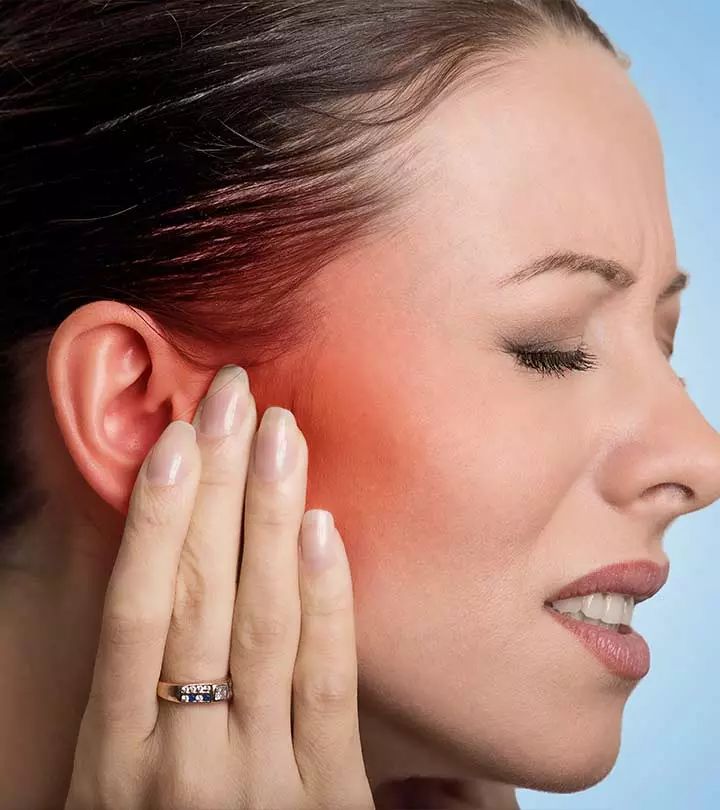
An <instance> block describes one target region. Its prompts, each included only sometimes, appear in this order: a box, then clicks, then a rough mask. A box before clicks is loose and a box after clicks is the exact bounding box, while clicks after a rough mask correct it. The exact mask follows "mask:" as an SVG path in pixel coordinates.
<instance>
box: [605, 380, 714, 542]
mask: <svg viewBox="0 0 720 810" xmlns="http://www.w3.org/2000/svg"><path fill="white" fill-rule="evenodd" d="M660 373H661V375H662V374H664V373H667V374H668V375H669V376H668V377H663V379H659V378H656V379H655V380H649V379H646V382H645V384H643V385H642V387H641V388H640V389H638V388H633V390H632V391H631V392H630V394H629V395H628V397H629V398H628V399H626V400H625V403H626V405H627V408H623V409H622V416H620V420H619V421H620V423H619V424H618V425H617V426H616V429H615V430H614V432H613V439H612V441H611V447H610V448H609V450H608V452H607V454H606V456H605V460H604V463H603V465H602V467H601V471H600V474H599V482H598V483H599V486H600V488H601V491H602V493H603V495H604V497H605V499H606V500H608V501H609V502H610V503H611V504H612V505H613V506H615V507H616V508H618V509H622V510H624V511H629V512H632V513H634V514H635V515H642V514H645V515H647V516H649V517H651V518H653V519H656V520H657V521H658V522H659V525H660V526H662V527H666V526H667V525H669V523H671V522H672V521H673V520H674V519H675V518H677V517H679V516H680V515H683V514H687V513H689V512H695V511H697V510H698V509H704V508H705V507H707V506H710V505H711V504H712V503H714V502H715V501H717V500H718V499H720V433H719V432H718V431H717V430H715V428H714V427H713V426H712V425H711V424H710V423H709V422H708V421H707V419H706V418H705V417H704V416H703V414H702V413H701V412H700V410H699V409H698V407H697V405H696V404H695V403H694V402H693V400H692V399H691V398H690V396H689V394H688V392H687V390H686V389H685V388H684V386H683V384H682V382H681V380H680V379H679V378H677V377H676V376H675V373H674V372H673V371H672V369H671V368H670V367H666V368H665V369H663V371H662V372H660ZM617 413H619V412H618V411H615V412H614V415H616V414H617ZM628 417H629V418H628Z"/></svg>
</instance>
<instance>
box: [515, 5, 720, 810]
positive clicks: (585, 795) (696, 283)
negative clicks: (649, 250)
mask: <svg viewBox="0 0 720 810" xmlns="http://www.w3.org/2000/svg"><path fill="white" fill-rule="evenodd" d="M581 4H582V5H583V6H584V7H585V8H586V9H587V11H588V12H589V13H590V15H591V16H592V17H593V19H594V20H595V22H597V23H598V25H600V27H601V28H603V29H604V30H605V32H606V33H607V34H608V35H609V36H610V38H611V39H612V41H613V43H614V44H615V45H616V47H618V48H619V49H620V50H622V51H624V52H626V53H627V54H628V55H629V56H630V57H631V59H632V63H633V65H632V68H631V70H630V73H631V76H632V77H633V80H634V81H635V84H636V85H637V86H638V87H639V89H640V91H641V93H642V94H643V95H644V97H645V99H646V100H647V102H648V103H649V105H650V107H651V109H652V111H653V113H654V115H655V120H656V121H657V124H658V127H659V129H660V135H661V137H662V140H663V144H664V148H665V158H666V169H667V178H668V193H669V197H670V205H671V210H672V215H673V221H674V226H675V234H676V238H677V246H678V259H679V264H680V266H681V267H685V268H686V269H687V270H688V271H690V272H691V273H692V275H693V279H692V282H691V284H690V286H689V287H688V289H687V290H686V291H685V292H684V293H683V308H682V316H681V318H680V325H679V327H678V332H677V336H676V348H675V354H674V356H673V360H672V364H673V367H674V368H675V369H676V370H677V372H678V373H679V374H680V375H681V376H682V377H685V378H686V380H687V384H688V391H689V393H690V396H691V397H692V398H693V400H694V401H695V403H696V404H697V406H698V408H699V409H700V410H701V411H702V413H703V414H704V415H705V418H706V419H707V420H708V421H709V422H710V423H711V424H712V425H713V427H715V428H716V429H718V430H720V370H719V369H718V361H717V358H718V353H719V350H720V236H719V235H720V205H719V204H718V196H719V195H720V56H719V55H718V54H719V53H720V0H584V2H582V0H581ZM665 549H666V551H667V553H668V555H669V557H670V561H671V562H670V565H671V569H670V579H669V580H668V584H667V585H666V586H665V588H663V590H662V591H661V592H660V594H658V595H657V596H656V597H655V598H653V599H652V600H651V601H650V602H649V603H647V604H646V605H644V606H643V605H641V606H639V607H638V608H637V610H636V613H635V619H634V620H633V625H634V626H635V627H636V628H637V629H638V630H639V631H640V632H641V633H642V635H644V636H645V638H646V639H647V640H648V642H649V644H650V648H651V650H652V668H651V670H650V673H649V674H648V676H647V677H646V678H645V679H644V680H643V681H642V682H641V683H640V684H639V685H638V686H637V688H636V689H635V691H634V693H633V694H632V696H631V697H630V700H629V701H628V704H627V709H626V712H625V719H624V722H623V734H622V746H621V751H620V756H619V758H618V761H617V765H616V766H615V769H614V770H613V771H612V772H611V774H610V775H609V776H608V777H607V778H606V779H605V780H603V782H601V783H600V784H599V785H597V786H596V787H594V788H590V789H589V790H587V791H583V792H581V793H573V794H565V795H560V794H550V793H538V792H535V791H529V790H520V791H518V801H519V804H520V807H521V808H522V809H523V810H590V809H592V810H720V777H719V776H718V775H719V774H720V631H719V630H718V624H719V623H720V610H719V608H720V602H718V593H720V589H719V588H718V576H719V575H720V501H718V502H716V503H715V504H714V505H713V506H711V507H709V508H708V509H704V510H701V511H699V512H694V513H692V514H690V515H685V516H683V517H681V518H679V519H678V521H676V523H675V524H674V525H673V526H671V527H670V529H669V530H668V532H667V534H666V543H665Z"/></svg>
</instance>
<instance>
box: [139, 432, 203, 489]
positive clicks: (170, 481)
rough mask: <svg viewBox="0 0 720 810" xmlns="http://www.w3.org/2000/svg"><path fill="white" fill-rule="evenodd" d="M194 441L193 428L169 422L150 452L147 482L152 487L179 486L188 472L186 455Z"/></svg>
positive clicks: (188, 466)
mask: <svg viewBox="0 0 720 810" xmlns="http://www.w3.org/2000/svg"><path fill="white" fill-rule="evenodd" d="M194 441H195V428H194V427H193V426H192V425H190V424H188V423H187V422H180V421H176V422H171V423H170V424H169V425H168V426H167V427H166V428H165V431H164V432H163V434H162V436H161V437H160V438H159V439H158V442H157V444H156V445H155V447H154V448H153V449H152V451H151V452H150V460H149V461H148V465H147V480H148V481H149V482H150V483H151V484H153V485H154V486H174V485H176V484H181V483H182V482H183V481H184V480H185V478H187V474H188V472H189V471H190V465H189V464H188V460H187V459H188V455H189V453H190V450H191V447H192V445H191V442H194Z"/></svg>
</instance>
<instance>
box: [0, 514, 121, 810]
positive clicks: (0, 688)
mask: <svg viewBox="0 0 720 810" xmlns="http://www.w3.org/2000/svg"><path fill="white" fill-rule="evenodd" d="M49 513H50V510H49V509H46V510H45V511H44V512H43V513H41V515H39V516H38V518H37V520H36V523H35V526H32V527H31V526H26V527H25V528H24V529H23V531H22V535H21V536H20V537H19V542H18V544H17V546H16V548H17V552H16V553H13V554H12V558H11V559H9V560H6V561H5V565H4V566H3V567H2V569H0V661H1V662H2V665H1V666H0V692H1V693H2V694H4V695H11V696H12V697H11V699H10V700H6V701H5V702H4V705H3V724H2V727H1V729H0V796H2V797H3V803H2V806H3V807H62V806H63V805H64V802H65V796H66V794H67V789H68V786H69V780H70V774H71V773H72V765H73V755H74V751H75V744H76V741H77V734H78V731H79V727H80V721H81V719H82V714H83V711H84V708H85V705H86V704H87V699H88V694H89V691H90V685H91V683H92V673H93V666H94V659H95V653H96V649H97V640H98V637H99V631H100V625H101V620H102V607H103V603H104V592H105V589H106V587H107V580H108V577H109V568H108V561H107V560H103V559H102V558H101V557H96V558H91V557H90V556H88V555H74V554H70V553H69V550H70V549H71V544H70V543H68V542H67V538H66V536H65V533H64V529H65V527H64V526H63V524H62V520H61V519H60V518H59V517H58V519H57V521H56V522H55V524H54V528H53V530H52V531H50V530H49V529H48V527H47V520H48V518H49ZM41 527H44V530H42V531H41Z"/></svg>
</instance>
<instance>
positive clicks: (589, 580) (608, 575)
mask: <svg viewBox="0 0 720 810" xmlns="http://www.w3.org/2000/svg"><path fill="white" fill-rule="evenodd" d="M669 574H670V563H669V562H666V563H665V564H664V565H659V564H658V563H656V562H653V561H652V560H635V561H631V562H619V563H614V564H613V565H607V566H605V567H604V568H598V569H597V570H595V571H592V572H590V573H589V574H586V575H585V576H582V577H580V578H579V579H576V580H574V581H573V582H571V583H569V584H568V585H565V586H564V587H563V588H562V589H561V590H559V591H557V592H556V593H554V594H553V595H552V596H551V597H550V598H549V599H548V600H547V601H546V602H545V604H546V605H549V604H550V603H551V602H557V601H559V600H560V599H571V598H572V597H574V596H589V595H590V594H592V593H622V594H626V595H627V596H633V597H634V598H635V602H643V601H645V600H646V599H649V598H650V597H651V596H654V595H655V594H656V593H657V592H658V591H659V590H660V589H661V588H662V587H663V585H665V583H666V582H667V579H668V576H669Z"/></svg>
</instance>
